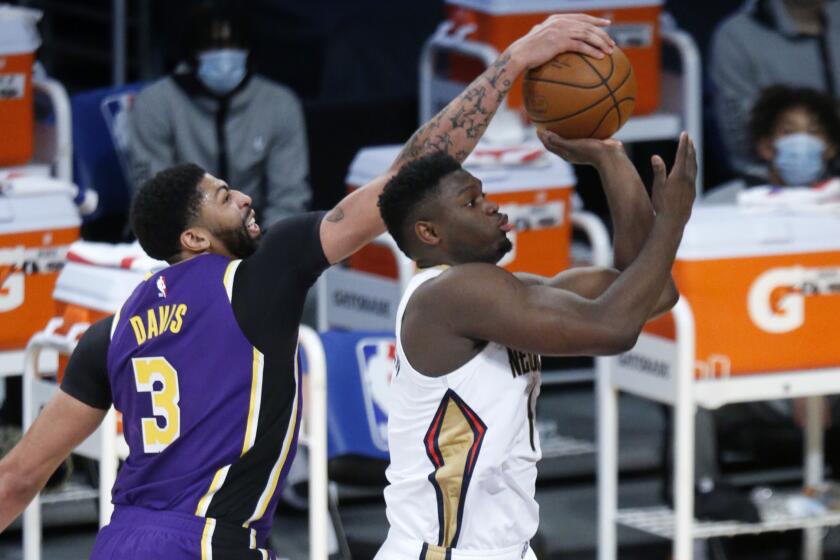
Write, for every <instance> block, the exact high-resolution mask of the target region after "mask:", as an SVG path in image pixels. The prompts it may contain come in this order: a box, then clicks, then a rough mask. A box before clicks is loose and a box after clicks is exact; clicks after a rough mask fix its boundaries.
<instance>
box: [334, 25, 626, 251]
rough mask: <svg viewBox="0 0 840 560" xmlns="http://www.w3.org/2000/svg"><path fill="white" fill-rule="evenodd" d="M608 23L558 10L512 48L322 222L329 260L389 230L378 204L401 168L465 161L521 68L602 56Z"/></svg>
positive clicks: (606, 48)
mask: <svg viewBox="0 0 840 560" xmlns="http://www.w3.org/2000/svg"><path fill="white" fill-rule="evenodd" d="M608 24H609V21H608V20H605V19H601V18H595V17H592V16H588V15H584V14H569V15H555V16H551V17H549V18H548V19H547V20H545V21H544V22H543V23H541V24H539V25H537V26H535V27H534V28H533V29H532V30H531V31H530V32H529V33H528V34H527V35H525V36H523V37H521V38H520V39H518V40H517V41H515V42H514V43H513V44H512V45H511V46H510V47H508V48H507V49H506V50H505V51H504V52H503V53H502V54H501V55H500V56H499V58H498V60H496V62H495V63H493V64H492V65H491V66H490V67H489V68H487V70H485V71H484V73H482V74H481V75H480V76H479V77H478V78H476V79H475V81H473V82H472V83H471V84H470V85H469V86H468V87H467V89H466V90H464V92H463V93H461V95H459V96H458V97H457V98H455V99H454V100H453V101H452V102H451V103H449V105H447V106H446V107H444V108H443V109H442V110H441V111H440V113H438V114H437V115H435V116H434V117H433V118H432V119H431V120H430V121H429V122H427V123H426V124H424V125H423V126H421V127H420V129H419V130H418V131H417V132H415V133H414V135H412V137H411V138H410V139H409V140H408V142H407V143H406V145H405V146H404V147H403V149H402V151H401V152H400V154H399V156H397V159H396V160H395V161H394V163H393V164H392V165H391V167H390V168H389V169H388V171H387V172H386V173H385V174H383V175H381V176H379V177H377V178H376V179H374V180H373V181H371V182H370V183H368V184H367V185H365V186H364V187H362V188H361V189H358V190H357V191H355V192H353V193H352V194H350V195H348V196H347V197H345V198H344V200H342V201H341V202H339V203H338V205H337V206H336V207H335V208H333V209H332V210H331V211H330V212H329V213H328V214H327V216H326V217H325V218H324V220H323V222H322V223H321V243H322V245H323V247H324V254H325V255H326V256H327V259H328V260H329V261H330V263H336V262H339V261H341V260H342V259H345V258H347V257H348V256H350V255H351V254H353V253H354V252H355V251H356V250H358V249H359V248H361V247H362V246H364V245H366V244H367V243H369V242H370V241H372V240H373V239H374V238H375V237H376V236H377V235H379V234H381V233H382V232H383V231H385V226H384V224H383V223H382V218H381V217H380V216H379V209H378V207H377V205H376V203H377V200H378V199H379V194H380V193H381V192H382V189H383V188H384V187H385V185H386V183H387V182H388V180H389V179H390V178H391V177H392V176H393V175H394V174H395V173H396V172H397V171H399V169H400V167H402V166H403V165H405V164H406V163H408V162H409V161H412V160H415V159H417V158H420V157H423V156H424V155H427V154H430V153H433V152H436V151H445V152H446V153H448V154H449V155H451V156H452V157H454V158H455V159H457V160H458V161H459V162H463V161H464V160H465V159H466V158H467V156H468V155H469V154H470V152H471V151H472V150H473V148H475V145H476V144H477V143H478V140H479V139H480V138H481V135H482V134H483V133H484V131H485V130H486V129H487V125H488V124H489V123H490V119H492V118H493V115H494V114H495V113H496V110H497V109H498V108H499V106H500V105H501V103H502V101H503V100H504V98H505V95H506V94H507V92H508V90H510V87H511V85H512V84H513V81H514V80H515V79H516V77H517V76H518V75H519V74H520V73H522V72H524V71H525V70H527V69H528V68H533V67H535V66H539V65H540V64H542V63H544V62H546V61H548V60H550V59H551V58H552V57H554V56H556V55H557V54H559V53H562V52H567V51H574V52H579V53H583V54H587V55H590V56H595V57H597V58H602V57H603V56H605V53H606V54H609V53H610V52H611V51H612V48H613V45H614V44H615V43H614V42H613V41H612V40H611V39H610V38H609V36H608V35H607V33H606V32H605V31H604V30H603V29H602V27H603V26H605V25H608Z"/></svg>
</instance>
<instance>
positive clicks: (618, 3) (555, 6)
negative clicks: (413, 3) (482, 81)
mask: <svg viewBox="0 0 840 560" xmlns="http://www.w3.org/2000/svg"><path fill="white" fill-rule="evenodd" d="M446 3H447V4H450V5H453V6H461V7H463V8H470V9H473V10H475V11H477V12H483V13H487V14H492V15H508V14H527V13H549V12H587V11H592V10H616V9H621V8H642V7H650V6H662V5H663V4H664V0H446Z"/></svg>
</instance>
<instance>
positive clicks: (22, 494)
mask: <svg viewBox="0 0 840 560" xmlns="http://www.w3.org/2000/svg"><path fill="white" fill-rule="evenodd" d="M106 412H107V411H106V410H102V409H99V408H94V407H92V406H88V405H86V404H84V403H83V402H81V401H79V400H77V399H75V398H73V397H71V396H70V395H68V394H66V393H64V392H63V391H59V392H58V394H57V395H56V396H55V397H54V398H53V399H52V400H51V401H50V402H49V403H48V404H47V406H46V407H44V410H43V411H42V412H41V414H40V415H39V416H38V418H36V419H35V422H34V423H33V424H32V426H31V427H30V428H29V430H27V432H26V434H25V435H24V436H23V439H21V441H20V443H18V444H17V445H16V446H15V447H14V449H12V450H11V451H10V452H9V453H8V455H6V456H5V457H4V458H3V459H2V460H0V532H2V531H3V530H5V529H6V527H8V526H9V524H10V523H11V522H12V521H14V520H15V519H16V518H17V516H18V515H20V514H21V513H22V512H23V510H24V509H26V506H27V505H29V502H31V501H32V499H33V498H34V497H35V496H36V495H37V494H38V492H40V491H41V489H42V488H43V487H44V485H45V484H46V483H47V480H48V479H49V478H50V476H51V475H52V473H53V472H55V469H57V468H58V466H59V465H60V464H61V462H62V461H63V460H64V459H65V458H66V457H67V455H69V454H70V452H71V451H73V449H75V448H76V447H77V446H78V445H79V444H80V443H82V442H83V441H84V440H85V439H86V438H87V437H88V436H89V435H90V434H92V433H93V432H94V431H95V430H96V428H97V427H98V426H99V424H101V423H102V420H103V419H104V418H105V413H106Z"/></svg>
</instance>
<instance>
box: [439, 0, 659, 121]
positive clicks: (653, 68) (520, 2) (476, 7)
mask: <svg viewBox="0 0 840 560" xmlns="http://www.w3.org/2000/svg"><path fill="white" fill-rule="evenodd" d="M446 3H447V14H448V18H449V20H450V21H452V22H453V23H455V24H456V26H462V25H466V24H475V25H476V26H477V29H476V31H475V32H473V33H471V34H470V35H468V36H467V38H468V39H470V40H473V41H477V42H480V43H486V44H489V45H491V46H493V47H494V48H495V49H496V50H497V51H499V52H502V51H503V50H504V49H506V48H507V47H508V46H509V45H510V44H511V43H513V42H514V41H515V40H516V39H518V38H519V37H521V36H522V35H524V34H525V33H527V32H528V31H529V30H530V29H531V28H532V27H533V26H534V25H536V24H538V23H540V22H542V21H543V20H544V19H545V18H546V17H548V16H549V15H551V14H556V13H563V12H566V13H570V12H584V13H587V14H591V15H593V16H598V17H603V18H607V19H609V20H610V21H612V26H610V28H609V29H608V30H607V31H608V32H609V34H610V35H611V36H612V37H613V39H614V40H615V42H616V43H617V44H618V46H619V47H621V49H622V50H623V51H624V52H625V53H626V54H627V58H629V59H630V63H631V64H632V65H633V71H634V72H635V74H636V83H637V84H638V87H639V90H638V97H637V98H636V108H635V110H634V113H635V114H637V115H644V114H647V113H653V112H655V111H656V109H657V108H658V107H659V90H660V88H659V83H660V68H661V58H662V57H661V42H660V37H659V14H660V13H661V11H662V4H663V1H662V0H446ZM482 70H483V68H482V67H481V65H480V64H479V63H478V62H477V61H475V60H472V59H466V58H460V57H453V58H452V77H453V78H454V79H456V80H458V81H461V82H464V83H468V82H470V81H471V80H472V79H473V78H475V77H476V76H477V75H478V74H479V73H480V72H481V71H482ZM508 103H509V104H510V106H511V107H513V108H520V107H522V104H523V101H522V78H521V77H520V78H519V79H517V81H516V82H515V83H514V85H513V87H512V88H511V90H510V94H509V97H508Z"/></svg>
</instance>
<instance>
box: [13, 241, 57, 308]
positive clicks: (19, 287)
mask: <svg viewBox="0 0 840 560" xmlns="http://www.w3.org/2000/svg"><path fill="white" fill-rule="evenodd" d="M66 260H67V246H66V245H64V246H59V247H29V248H27V247H25V246H23V245H18V246H16V247H11V248H8V249H0V313H5V312H7V311H12V310H13V309H17V308H18V307H20V306H22V305H23V301H24V298H25V285H26V277H27V276H30V275H33V274H52V273H56V272H58V271H59V270H61V268H62V267H63V266H64V262H65V261H66Z"/></svg>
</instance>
